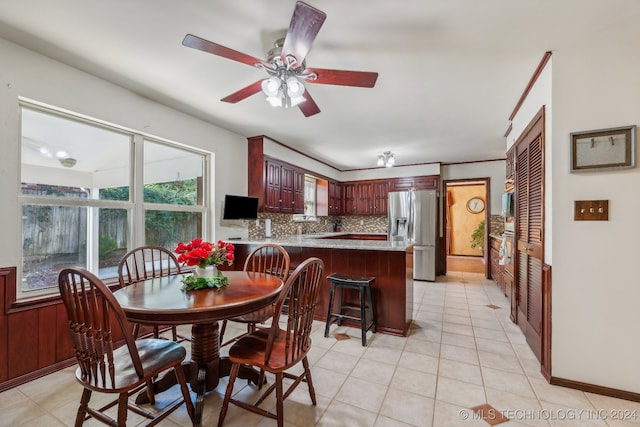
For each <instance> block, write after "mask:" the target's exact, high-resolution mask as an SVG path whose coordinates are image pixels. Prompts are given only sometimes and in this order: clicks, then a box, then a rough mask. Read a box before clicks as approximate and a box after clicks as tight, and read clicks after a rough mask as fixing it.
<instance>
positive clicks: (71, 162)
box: [58, 157, 76, 168]
mask: <svg viewBox="0 0 640 427" xmlns="http://www.w3.org/2000/svg"><path fill="white" fill-rule="evenodd" d="M58 161H59V162H60V164H61V165H62V166H64V167H65V168H72V167H74V166H75V165H76V159H74V158H73V157H65V158H64V159H58Z"/></svg>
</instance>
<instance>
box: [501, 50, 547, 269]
mask: <svg viewBox="0 0 640 427" xmlns="http://www.w3.org/2000/svg"><path fill="white" fill-rule="evenodd" d="M554 57H555V54H553V55H552V57H551V59H549V61H548V62H547V65H546V67H545V68H544V70H542V71H541V73H540V75H539V76H538V79H537V80H536V83H535V85H534V86H533V87H532V88H531V90H530V92H529V94H528V95H527V98H526V99H525V101H524V102H523V103H522V105H521V106H520V109H519V110H518V113H517V114H516V116H515V117H514V118H513V121H512V122H511V132H510V133H509V135H508V136H507V147H506V148H507V150H508V149H509V148H511V146H512V145H513V144H514V143H515V142H516V141H517V140H518V138H519V137H520V136H522V132H523V131H524V130H525V129H526V128H527V126H528V125H529V123H531V120H533V118H534V117H535V116H536V114H538V112H539V111H540V109H541V108H542V107H544V133H545V141H544V144H545V145H544V152H545V158H544V162H545V164H544V186H545V188H544V191H545V193H544V209H545V217H544V241H545V242H546V244H545V247H544V262H545V263H546V264H548V265H553V245H551V242H552V241H553V240H552V239H553V215H551V213H552V212H553V197H552V195H553V180H554V179H553V175H552V174H553V150H552V147H553V145H554V144H553V132H552V123H553V105H552V78H551V73H552V70H553V59H554ZM540 59H542V56H541V57H540ZM552 274H553V273H552Z"/></svg>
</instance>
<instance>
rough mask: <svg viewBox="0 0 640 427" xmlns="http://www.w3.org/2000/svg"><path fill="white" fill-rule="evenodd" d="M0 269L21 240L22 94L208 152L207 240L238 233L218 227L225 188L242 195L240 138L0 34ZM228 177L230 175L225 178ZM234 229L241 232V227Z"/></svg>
mask: <svg viewBox="0 0 640 427" xmlns="http://www.w3.org/2000/svg"><path fill="white" fill-rule="evenodd" d="M0 58H2V66H1V67H0V83H1V86H0V147H1V149H2V155H1V156H0V199H1V200H2V209H0V227H1V228H2V230H3V244H2V245H0V266H15V265H18V264H19V262H20V253H19V251H17V250H16V249H15V248H20V247H21V245H22V243H21V241H22V238H21V234H20V229H19V228H18V227H17V225H18V224H20V216H21V214H20V212H19V209H18V207H17V198H18V192H19V188H20V177H19V168H20V135H19V132H20V125H19V107H18V97H19V96H22V97H26V98H29V99H33V100H37V101H39V102H42V103H45V104H49V105H52V106H56V107H59V108H63V109H66V110H69V111H73V112H77V113H81V114H83V115H86V116H89V117H93V118H97V119H100V120H103V121H106V122H110V123H113V124H117V125H120V126H124V127H127V128H130V129H133V130H137V131H140V132H145V133H147V134H151V135H155V136H158V137H161V138H165V139H169V140H173V141H176V142H179V143H182V144H185V145H189V146H193V147H197V148H200V149H203V150H207V151H209V152H211V153H215V156H213V158H214V159H215V162H216V163H215V167H214V171H215V175H214V176H213V177H212V181H213V184H214V194H215V201H214V202H213V207H214V209H215V210H214V216H213V223H214V225H215V230H214V233H213V234H212V236H208V237H209V238H212V239H213V238H216V239H217V238H226V237H228V236H229V235H238V234H239V232H238V230H237V229H234V228H229V227H223V226H221V225H220V221H219V218H220V212H219V207H220V205H221V203H222V200H223V199H224V194H225V193H232V194H246V192H247V141H246V138H244V137H242V136H240V135H237V134H234V133H231V132H229V131H226V130H224V129H221V128H218V127H216V126H213V125H211V124H208V123H206V122H204V121H202V120H199V119H196V118H193V117H191V116H188V115H186V114H183V113H180V112H178V111H176V110H173V109H171V108H168V107H166V106H164V105H161V104H157V103H155V102H152V101H150V100H148V99H146V98H143V97H141V96H139V95H136V94H135V93H133V92H130V91H127V90H125V89H123V88H121V87H119V86H116V85H113V84H111V83H109V82H106V81H104V80H101V79H98V78H96V77H94V76H91V75H89V74H86V73H84V72H81V71H78V70H77V69H74V68H71V67H69V66H66V65H63V64H61V63H59V62H56V61H53V60H51V59H49V58H47V57H45V56H42V55H39V54H36V53H34V52H32V51H29V50H26V49H23V48H21V47H19V46H18V45H15V44H13V43H10V42H8V41H6V40H4V39H0ZM230 177H231V179H229V178H230ZM241 231H242V232H243V233H246V227H242V229H241Z"/></svg>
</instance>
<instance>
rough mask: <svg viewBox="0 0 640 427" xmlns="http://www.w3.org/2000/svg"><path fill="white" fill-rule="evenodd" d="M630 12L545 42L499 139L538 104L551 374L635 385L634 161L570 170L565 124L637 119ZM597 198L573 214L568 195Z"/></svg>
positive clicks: (639, 78)
mask: <svg viewBox="0 0 640 427" xmlns="http://www.w3.org/2000/svg"><path fill="white" fill-rule="evenodd" d="M637 20H638V17H637V16H635V17H634V16H630V17H627V19H626V21H623V22H619V23H617V25H616V26H615V27H612V28H608V29H607V30H606V31H602V32H594V33H593V34H592V36H591V37H590V38H589V39H586V40H577V41H576V43H575V44H574V45H571V46H563V47H560V48H558V49H556V50H554V51H553V56H552V60H553V65H552V66H551V64H548V66H547V68H546V69H545V71H544V73H543V74H542V76H541V77H540V79H539V80H538V83H537V84H536V86H535V87H534V90H533V91H532V92H531V94H530V95H529V97H528V99H527V102H526V103H525V104H524V105H523V107H522V108H521V110H520V112H519V114H518V116H517V117H516V120H514V126H513V131H512V134H511V135H510V137H509V141H508V142H507V144H508V145H510V144H511V143H513V141H514V138H517V137H518V136H519V135H520V133H521V132H522V130H523V128H524V126H526V124H527V123H528V121H529V120H530V119H531V117H532V116H533V115H534V114H535V112H536V111H538V109H539V108H540V107H541V106H542V105H545V106H546V120H547V123H546V124H547V125H546V141H545V150H546V153H545V168H546V175H545V186H546V194H545V215H546V217H545V241H546V244H545V262H547V263H548V264H552V344H551V349H552V360H551V369H552V371H551V375H552V376H553V377H557V378H563V379H567V380H572V381H579V382H584V383H587V384H595V385H599V386H604V387H610V388H613V389H619V390H625V391H630V392H635V393H638V392H640V364H638V360H639V358H640V341H639V340H638V339H636V338H635V336H636V329H637V325H638V324H640V310H638V301H640V280H639V279H638V273H637V264H638V249H637V248H638V242H639V241H640V221H639V220H638V218H639V216H638V212H640V194H639V191H638V188H640V170H639V169H638V168H635V169H630V170H620V171H602V172H590V173H580V174H571V173H570V172H569V170H570V139H569V134H570V133H571V132H575V131H587V130H593V129H602V128H609V127H617V126H627V125H637V124H638V122H639V119H640V97H638V94H639V93H640V73H638V72H637V70H638V68H639V67H640V57H638V55H637V50H638V46H639V45H640V30H639V27H638V26H637ZM551 99H552V100H553V106H552V107H553V108H551ZM551 119H553V120H551ZM597 199H605V200H609V208H610V212H609V220H608V221H574V220H573V205H574V201H575V200H597ZM552 231H553V232H552ZM551 254H553V257H551ZM552 260H553V262H552Z"/></svg>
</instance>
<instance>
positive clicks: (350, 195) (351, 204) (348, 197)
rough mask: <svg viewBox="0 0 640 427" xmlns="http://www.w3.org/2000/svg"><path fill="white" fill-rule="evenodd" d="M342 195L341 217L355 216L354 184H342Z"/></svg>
mask: <svg viewBox="0 0 640 427" xmlns="http://www.w3.org/2000/svg"><path fill="white" fill-rule="evenodd" d="M342 195H343V200H344V201H343V205H342V206H343V210H342V214H343V215H356V213H357V209H356V200H357V197H356V184H355V183H346V184H342Z"/></svg>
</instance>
